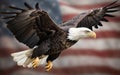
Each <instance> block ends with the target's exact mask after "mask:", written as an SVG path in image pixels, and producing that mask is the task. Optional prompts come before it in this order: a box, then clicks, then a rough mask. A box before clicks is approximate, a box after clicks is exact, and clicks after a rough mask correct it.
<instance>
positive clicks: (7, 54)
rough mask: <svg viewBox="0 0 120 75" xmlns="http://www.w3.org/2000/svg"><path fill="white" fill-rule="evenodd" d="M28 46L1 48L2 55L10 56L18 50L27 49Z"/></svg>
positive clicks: (0, 54) (0, 55)
mask: <svg viewBox="0 0 120 75" xmlns="http://www.w3.org/2000/svg"><path fill="white" fill-rule="evenodd" d="M26 49H27V48H20V49H11V48H0V51H1V52H0V57H8V56H10V54H11V53H13V52H18V51H22V50H26Z"/></svg>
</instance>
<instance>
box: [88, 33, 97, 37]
mask: <svg viewBox="0 0 120 75" xmlns="http://www.w3.org/2000/svg"><path fill="white" fill-rule="evenodd" d="M88 36H89V37H91V38H96V33H95V32H93V31H92V32H90V33H88Z"/></svg>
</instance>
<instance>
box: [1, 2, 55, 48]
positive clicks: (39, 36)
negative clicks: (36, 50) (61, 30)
mask: <svg viewBox="0 0 120 75" xmlns="http://www.w3.org/2000/svg"><path fill="white" fill-rule="evenodd" d="M24 5H25V6H26V7H27V9H22V8H18V7H14V6H10V8H12V9H15V10H19V11H20V12H19V11H17V12H1V14H8V15H9V14H12V15H13V14H15V16H14V15H13V16H9V17H5V18H4V19H10V20H9V21H8V22H7V27H8V29H9V30H10V31H11V32H12V33H13V34H14V35H15V37H16V39H17V40H18V41H20V42H22V43H24V44H26V45H27V46H29V47H30V48H32V47H34V46H35V45H37V44H38V43H40V42H42V41H44V40H45V39H47V38H48V37H49V36H48V35H49V34H51V33H52V31H55V29H57V26H56V24H55V23H54V22H53V21H52V20H51V18H50V17H49V15H48V13H47V12H45V11H44V10H41V9H40V8H39V4H38V3H36V5H35V8H36V9H34V8H32V7H31V6H30V5H28V4H27V3H24Z"/></svg>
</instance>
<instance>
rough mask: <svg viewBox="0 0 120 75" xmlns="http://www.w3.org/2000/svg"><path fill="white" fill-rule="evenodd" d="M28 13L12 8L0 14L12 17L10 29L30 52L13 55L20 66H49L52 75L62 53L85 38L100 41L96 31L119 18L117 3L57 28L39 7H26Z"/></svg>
mask: <svg viewBox="0 0 120 75" xmlns="http://www.w3.org/2000/svg"><path fill="white" fill-rule="evenodd" d="M24 5H25V7H26V8H25V9H23V8H19V7H16V6H9V8H11V9H14V10H15V11H14V12H13V11H11V12H5V11H3V12H0V14H7V15H10V16H7V17H4V18H3V19H7V22H6V24H7V28H8V29H9V30H10V31H11V32H12V33H13V35H14V36H15V38H16V39H17V40H18V41H19V42H21V43H24V44H25V45H27V46H28V47H29V49H27V50H24V51H20V52H15V53H12V54H11V56H12V57H13V60H14V61H15V62H17V64H18V65H19V66H23V67H28V68H36V67H38V66H39V65H41V64H43V63H44V62H46V65H45V70H46V71H50V70H51V69H52V67H53V63H52V62H53V61H54V60H55V59H56V58H58V56H59V55H60V54H61V52H62V51H63V50H65V49H67V48H69V47H71V46H72V45H74V44H75V43H76V42H77V41H79V40H80V39H83V38H96V33H95V32H94V31H93V27H94V28H96V29H98V27H99V26H103V24H102V23H101V21H104V22H108V19H107V18H106V17H115V16H114V15H112V14H111V13H113V12H117V11H119V7H120V5H118V4H117V1H114V2H112V3H110V4H107V5H106V6H104V7H101V8H96V9H92V10H88V11H86V12H83V13H80V14H79V15H77V16H75V17H73V18H72V19H70V20H68V21H66V22H64V23H61V24H56V23H55V22H54V21H53V20H52V19H51V18H50V16H49V15H48V13H47V12H46V11H45V10H43V9H41V8H40V7H39V3H36V4H35V7H34V8H33V7H31V6H30V5H29V4H28V3H26V2H25V3H24Z"/></svg>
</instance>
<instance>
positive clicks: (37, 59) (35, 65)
mask: <svg viewBox="0 0 120 75" xmlns="http://www.w3.org/2000/svg"><path fill="white" fill-rule="evenodd" d="M39 61H40V59H39V58H38V57H36V58H35V59H34V60H33V62H32V66H33V67H34V68H36V67H37V66H39Z"/></svg>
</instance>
